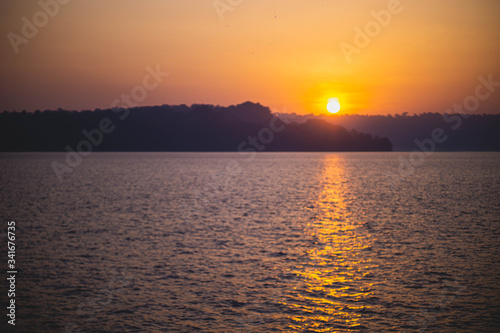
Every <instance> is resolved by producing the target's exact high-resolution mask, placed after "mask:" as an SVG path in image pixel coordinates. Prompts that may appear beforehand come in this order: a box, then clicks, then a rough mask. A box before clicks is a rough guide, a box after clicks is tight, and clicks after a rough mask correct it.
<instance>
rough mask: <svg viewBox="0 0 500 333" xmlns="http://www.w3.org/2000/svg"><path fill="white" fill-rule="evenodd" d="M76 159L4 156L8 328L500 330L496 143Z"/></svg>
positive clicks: (499, 162) (0, 163)
mask: <svg viewBox="0 0 500 333" xmlns="http://www.w3.org/2000/svg"><path fill="white" fill-rule="evenodd" d="M400 157H401V158H400ZM64 158H65V155H64V154H60V153H42V154H38V153H37V154H35V153H32V154H2V155H0V177H1V184H2V188H1V205H0V212H1V216H2V220H3V221H4V222H3V225H2V228H1V230H2V233H1V237H2V240H1V242H2V243H1V244H4V245H2V249H3V250H2V252H1V253H2V257H3V258H4V259H5V260H4V259H2V261H3V262H4V264H2V267H3V268H5V267H6V266H5V264H6V261H7V253H6V246H5V243H6V230H7V221H8V220H14V221H16V223H17V230H16V236H17V240H16V243H17V253H16V260H17V261H16V265H17V267H18V275H17V281H16V283H17V292H16V304H17V313H16V315H17V316H16V330H12V331H15V332H424V331H425V332H498V331H499V330H500V196H499V194H500V154H499V153H435V154H433V155H432V156H431V157H428V158H427V159H426V160H425V161H423V163H422V165H421V166H419V167H417V168H415V169H414V170H413V171H412V172H407V173H406V174H405V177H404V179H400V177H399V176H398V175H399V174H400V168H399V165H400V161H401V160H403V161H407V160H408V158H409V154H407V153H339V154H336V153H261V154H258V155H257V157H256V158H255V159H253V160H249V159H248V156H243V155H241V154H238V153H234V154H233V153H94V154H92V155H90V156H89V157H86V158H84V161H83V162H82V164H81V165H79V166H78V167H76V168H75V169H74V171H73V172H72V173H71V174H68V175H67V177H65V179H64V180H63V181H62V182H59V181H58V179H57V177H56V175H55V174H54V172H53V170H52V167H51V163H52V162H53V161H58V162H60V163H64ZM2 271H3V273H2V275H3V276H4V277H3V278H2V279H1V280H2V284H0V287H1V288H2V290H1V294H2V295H4V294H5V292H6V290H7V289H8V288H7V285H6V283H5V277H6V273H5V269H2ZM2 302H3V303H2V308H3V309H5V305H6V303H5V299H4V298H2ZM2 311H3V312H6V310H2ZM2 317H3V321H4V322H2V323H1V324H2V327H6V325H5V324H6V323H5V322H6V319H5V313H3V314H2ZM7 329H8V328H7ZM4 331H6V330H4Z"/></svg>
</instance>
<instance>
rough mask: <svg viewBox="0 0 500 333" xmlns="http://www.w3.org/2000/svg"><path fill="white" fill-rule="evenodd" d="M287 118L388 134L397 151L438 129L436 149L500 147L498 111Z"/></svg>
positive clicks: (410, 147) (287, 116) (414, 146)
mask: <svg viewBox="0 0 500 333" xmlns="http://www.w3.org/2000/svg"><path fill="white" fill-rule="evenodd" d="M280 116H282V117H284V118H285V119H287V120H288V121H294V122H298V123H304V122H306V121H309V120H311V119H322V120H326V121H328V122H329V123H332V124H336V125H340V126H343V127H345V128H347V129H348V130H353V129H355V130H357V131H361V132H366V133H371V134H373V135H379V136H384V137H387V138H388V139H389V140H390V141H391V142H392V144H393V149H394V150H397V151H412V150H416V149H417V150H418V149H420V147H419V145H418V142H423V141H428V140H429V139H432V132H433V131H435V130H436V129H437V130H439V129H441V130H442V132H443V134H442V135H443V137H442V140H441V141H442V142H439V143H438V142H436V144H435V150H436V151H500V130H499V129H500V115H499V114H477V115H476V114H470V115H467V114H449V115H443V114H440V113H423V114H419V115H411V116H410V115H408V114H406V113H403V114H402V115H394V116H393V115H388V116H368V115H334V116H314V115H296V114H282V115H280Z"/></svg>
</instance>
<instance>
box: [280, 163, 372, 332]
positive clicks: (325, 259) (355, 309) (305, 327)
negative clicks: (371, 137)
mask: <svg viewBox="0 0 500 333" xmlns="http://www.w3.org/2000/svg"><path fill="white" fill-rule="evenodd" d="M321 182H322V190H321V191H320V193H319V196H318V197H317V201H316V204H315V205H314V210H315V211H316V215H315V218H314V220H312V221H311V223H310V224H309V225H308V227H307V229H306V235H307V238H311V239H312V240H313V242H312V243H313V245H312V247H311V248H310V249H309V250H307V255H306V259H305V260H304V262H303V264H301V265H297V266H296V268H295V271H294V272H293V273H295V274H296V275H297V276H299V277H300V278H301V279H300V280H301V281H302V283H301V285H298V286H296V287H294V288H293V292H292V293H291V295H288V297H286V298H285V300H286V301H285V302H284V304H286V305H287V306H288V307H289V308H290V310H293V312H294V313H299V314H298V315H294V316H293V317H292V318H291V319H292V322H293V324H291V325H290V327H289V329H291V330H293V331H298V332H299V331H312V332H335V331H337V330H338V329H341V330H342V331H343V332H349V331H351V329H353V330H354V329H356V328H357V329H358V330H359V329H360V328H362V327H363V326H362V322H361V321H362V318H361V315H362V313H366V312H368V311H369V309H370V306H369V305H367V304H366V302H365V301H364V299H365V298H367V297H369V296H370V295H371V294H372V293H373V292H372V291H371V286H372V284H371V283H369V282H368V281H367V280H369V279H366V277H367V276H369V275H370V274H373V269H374V268H375V267H376V265H375V264H373V263H372V262H371V259H369V258H368V257H367V256H364V255H363V250H364V249H366V248H368V247H370V244H371V243H372V241H373V235H371V234H370V233H369V232H367V231H366V230H367V229H366V228H365V227H364V226H363V225H360V224H356V223H355V221H352V220H351V218H350V213H349V210H348V205H350V203H351V202H353V201H354V200H355V199H356V198H353V197H350V196H349V191H348V187H349V184H348V182H347V177H346V170H345V168H344V165H343V160H342V157H341V156H339V155H328V156H326V157H325V165H324V169H323V172H322V175H321Z"/></svg>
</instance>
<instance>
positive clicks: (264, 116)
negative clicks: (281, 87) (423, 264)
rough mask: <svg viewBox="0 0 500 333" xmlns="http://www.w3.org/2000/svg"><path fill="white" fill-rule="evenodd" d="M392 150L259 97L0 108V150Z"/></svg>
mask: <svg viewBox="0 0 500 333" xmlns="http://www.w3.org/2000/svg"><path fill="white" fill-rule="evenodd" d="M71 150H78V151H89V150H92V151H390V150H392V144H391V142H390V141H389V140H388V139H387V138H384V137H378V136H373V135H371V134H364V133H359V132H357V131H355V130H351V131H349V130H347V129H345V128H344V127H342V126H338V125H333V124H330V123H328V122H327V121H325V120H321V119H310V120H308V121H305V122H302V123H294V122H291V123H285V122H283V121H282V120H281V119H280V118H278V117H276V116H275V115H273V114H272V113H271V111H270V110H269V108H267V107H264V106H262V105H260V104H255V103H251V102H246V103H243V104H239V105H236V106H229V107H221V106H213V105H192V106H186V105H176V106H169V105H163V106H151V107H136V108H132V109H123V108H121V109H120V108H116V109H108V110H99V109H97V110H94V111H78V112H77V111H65V110H61V109H59V110H57V111H49V110H46V111H43V112H40V111H35V112H34V113H27V112H3V113H1V114H0V151H71Z"/></svg>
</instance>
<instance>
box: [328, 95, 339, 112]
mask: <svg viewBox="0 0 500 333" xmlns="http://www.w3.org/2000/svg"><path fill="white" fill-rule="evenodd" d="M326 109H327V110H328V112H330V113H337V112H339V111H340V103H339V99H338V98H336V97H334V98H330V99H328V104H327V105H326Z"/></svg>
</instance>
